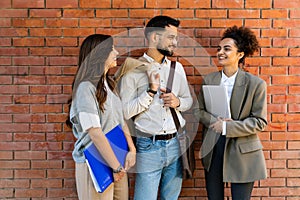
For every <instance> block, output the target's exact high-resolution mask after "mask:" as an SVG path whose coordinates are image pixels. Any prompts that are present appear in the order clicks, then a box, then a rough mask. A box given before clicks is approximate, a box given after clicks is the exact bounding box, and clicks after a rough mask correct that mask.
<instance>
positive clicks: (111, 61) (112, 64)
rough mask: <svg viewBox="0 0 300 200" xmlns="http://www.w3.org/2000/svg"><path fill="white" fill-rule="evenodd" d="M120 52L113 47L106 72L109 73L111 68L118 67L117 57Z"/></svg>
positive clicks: (106, 63) (106, 64)
mask: <svg viewBox="0 0 300 200" xmlns="http://www.w3.org/2000/svg"><path fill="white" fill-rule="evenodd" d="M118 55H119V52H118V51H117V50H116V49H115V47H114V46H113V49H112V51H111V52H110V53H109V55H108V58H107V59H106V61H105V71H108V70H109V69H110V68H112V67H115V66H117V56H118Z"/></svg>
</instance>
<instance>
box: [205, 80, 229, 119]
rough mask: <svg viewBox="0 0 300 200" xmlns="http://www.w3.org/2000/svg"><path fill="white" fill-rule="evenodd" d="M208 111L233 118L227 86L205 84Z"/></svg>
mask: <svg viewBox="0 0 300 200" xmlns="http://www.w3.org/2000/svg"><path fill="white" fill-rule="evenodd" d="M202 89H203V95H204V101H205V108H206V111H207V112H209V113H211V114H212V115H214V116H215V117H222V118H231V114H230V107H229V103H228V100H227V91H226V88H225V87H224V86H222V85H203V86H202Z"/></svg>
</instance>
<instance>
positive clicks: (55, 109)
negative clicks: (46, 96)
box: [31, 104, 62, 127]
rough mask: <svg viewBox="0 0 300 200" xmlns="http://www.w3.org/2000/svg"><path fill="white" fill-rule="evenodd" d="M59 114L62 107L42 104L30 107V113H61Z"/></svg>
mask: <svg viewBox="0 0 300 200" xmlns="http://www.w3.org/2000/svg"><path fill="white" fill-rule="evenodd" d="M61 112H62V106H61V105H51V104H48V105H44V104H37V105H36V104H35V105H31V113H61ZM36 125H37V124H36ZM50 125H51V124H50ZM31 127H32V126H31Z"/></svg>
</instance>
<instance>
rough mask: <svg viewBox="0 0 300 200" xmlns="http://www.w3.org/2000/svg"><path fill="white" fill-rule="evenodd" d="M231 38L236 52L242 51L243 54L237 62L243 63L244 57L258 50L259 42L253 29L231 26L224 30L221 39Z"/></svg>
mask: <svg viewBox="0 0 300 200" xmlns="http://www.w3.org/2000/svg"><path fill="white" fill-rule="evenodd" d="M225 38H231V39H233V40H234V42H235V44H236V46H237V48H238V52H244V56H243V57H242V58H241V59H240V60H239V64H242V65H244V64H245V58H246V57H248V56H252V55H253V54H254V52H256V51H258V50H259V43H258V41H257V39H256V36H255V34H254V32H253V31H251V30H250V29H249V28H247V27H237V26H232V27H230V28H228V29H226V30H225V32H224V33H223V36H222V40H223V39H225Z"/></svg>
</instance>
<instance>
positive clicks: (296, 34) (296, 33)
mask: <svg viewBox="0 0 300 200" xmlns="http://www.w3.org/2000/svg"><path fill="white" fill-rule="evenodd" d="M289 36H290V37H300V30H299V29H291V30H290V34H289Z"/></svg>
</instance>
